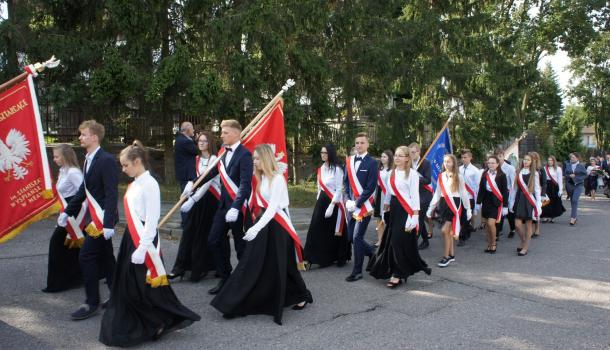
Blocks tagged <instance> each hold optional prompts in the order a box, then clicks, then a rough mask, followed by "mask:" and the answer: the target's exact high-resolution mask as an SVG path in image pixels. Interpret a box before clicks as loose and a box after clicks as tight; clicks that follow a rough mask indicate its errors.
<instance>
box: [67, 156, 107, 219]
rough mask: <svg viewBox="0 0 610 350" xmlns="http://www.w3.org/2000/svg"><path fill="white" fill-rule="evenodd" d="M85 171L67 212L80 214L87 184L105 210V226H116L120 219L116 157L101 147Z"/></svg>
mask: <svg viewBox="0 0 610 350" xmlns="http://www.w3.org/2000/svg"><path fill="white" fill-rule="evenodd" d="M83 172H85V181H83V183H82V184H81V186H80V188H79V189H78V192H76V194H75V195H74V197H72V199H71V200H70V203H68V207H67V208H66V214H68V215H69V216H76V215H78V212H79V211H80V208H81V205H82V203H83V201H84V200H85V199H86V195H85V186H87V190H89V193H91V195H92V196H93V198H95V200H96V201H97V202H98V203H99V205H100V207H101V208H102V209H103V210H104V228H114V226H115V225H116V224H117V222H118V221H119V212H118V209H117V201H118V196H119V187H118V186H119V167H118V166H117V161H116V159H115V158H114V156H113V155H112V154H110V153H108V152H106V151H104V150H103V149H101V148H100V149H99V150H98V151H97V153H96V154H95V156H94V157H93V160H92V161H91V165H89V171H87V169H86V168H85V169H83Z"/></svg>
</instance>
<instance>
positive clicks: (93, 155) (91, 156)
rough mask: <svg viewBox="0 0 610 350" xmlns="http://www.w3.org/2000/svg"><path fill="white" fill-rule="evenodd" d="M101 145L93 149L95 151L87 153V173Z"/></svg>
mask: <svg viewBox="0 0 610 350" xmlns="http://www.w3.org/2000/svg"><path fill="white" fill-rule="evenodd" d="M100 148H101V147H100V146H97V148H96V149H95V150H93V152H91V153H87V155H86V156H85V161H86V163H87V164H86V165H87V166H86V168H85V174H86V173H88V172H89V168H90V167H91V162H92V161H93V157H95V154H96V153H97V151H99V150H100Z"/></svg>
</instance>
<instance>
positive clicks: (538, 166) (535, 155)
mask: <svg viewBox="0 0 610 350" xmlns="http://www.w3.org/2000/svg"><path fill="white" fill-rule="evenodd" d="M529 154H530V155H531V156H532V161H533V162H534V167H535V168H536V169H541V168H542V160H541V159H540V154H538V152H530V153H529Z"/></svg>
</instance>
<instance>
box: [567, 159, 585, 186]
mask: <svg viewBox="0 0 610 350" xmlns="http://www.w3.org/2000/svg"><path fill="white" fill-rule="evenodd" d="M563 169H564V171H563V176H564V177H565V179H566V184H574V185H576V186H578V185H582V184H583V183H584V182H585V179H586V178H587V168H585V167H584V165H582V164H581V163H580V162H578V164H577V165H576V169H575V171H572V164H571V163H570V162H569V161H568V162H566V163H565V165H564V167H563ZM571 174H575V175H576V176H575V177H574V179H572V178H571V177H570V175H571Z"/></svg>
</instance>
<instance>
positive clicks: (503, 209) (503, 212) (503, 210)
mask: <svg viewBox="0 0 610 350" xmlns="http://www.w3.org/2000/svg"><path fill="white" fill-rule="evenodd" d="M506 215H508V208H507V207H504V208H502V216H506Z"/></svg>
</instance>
